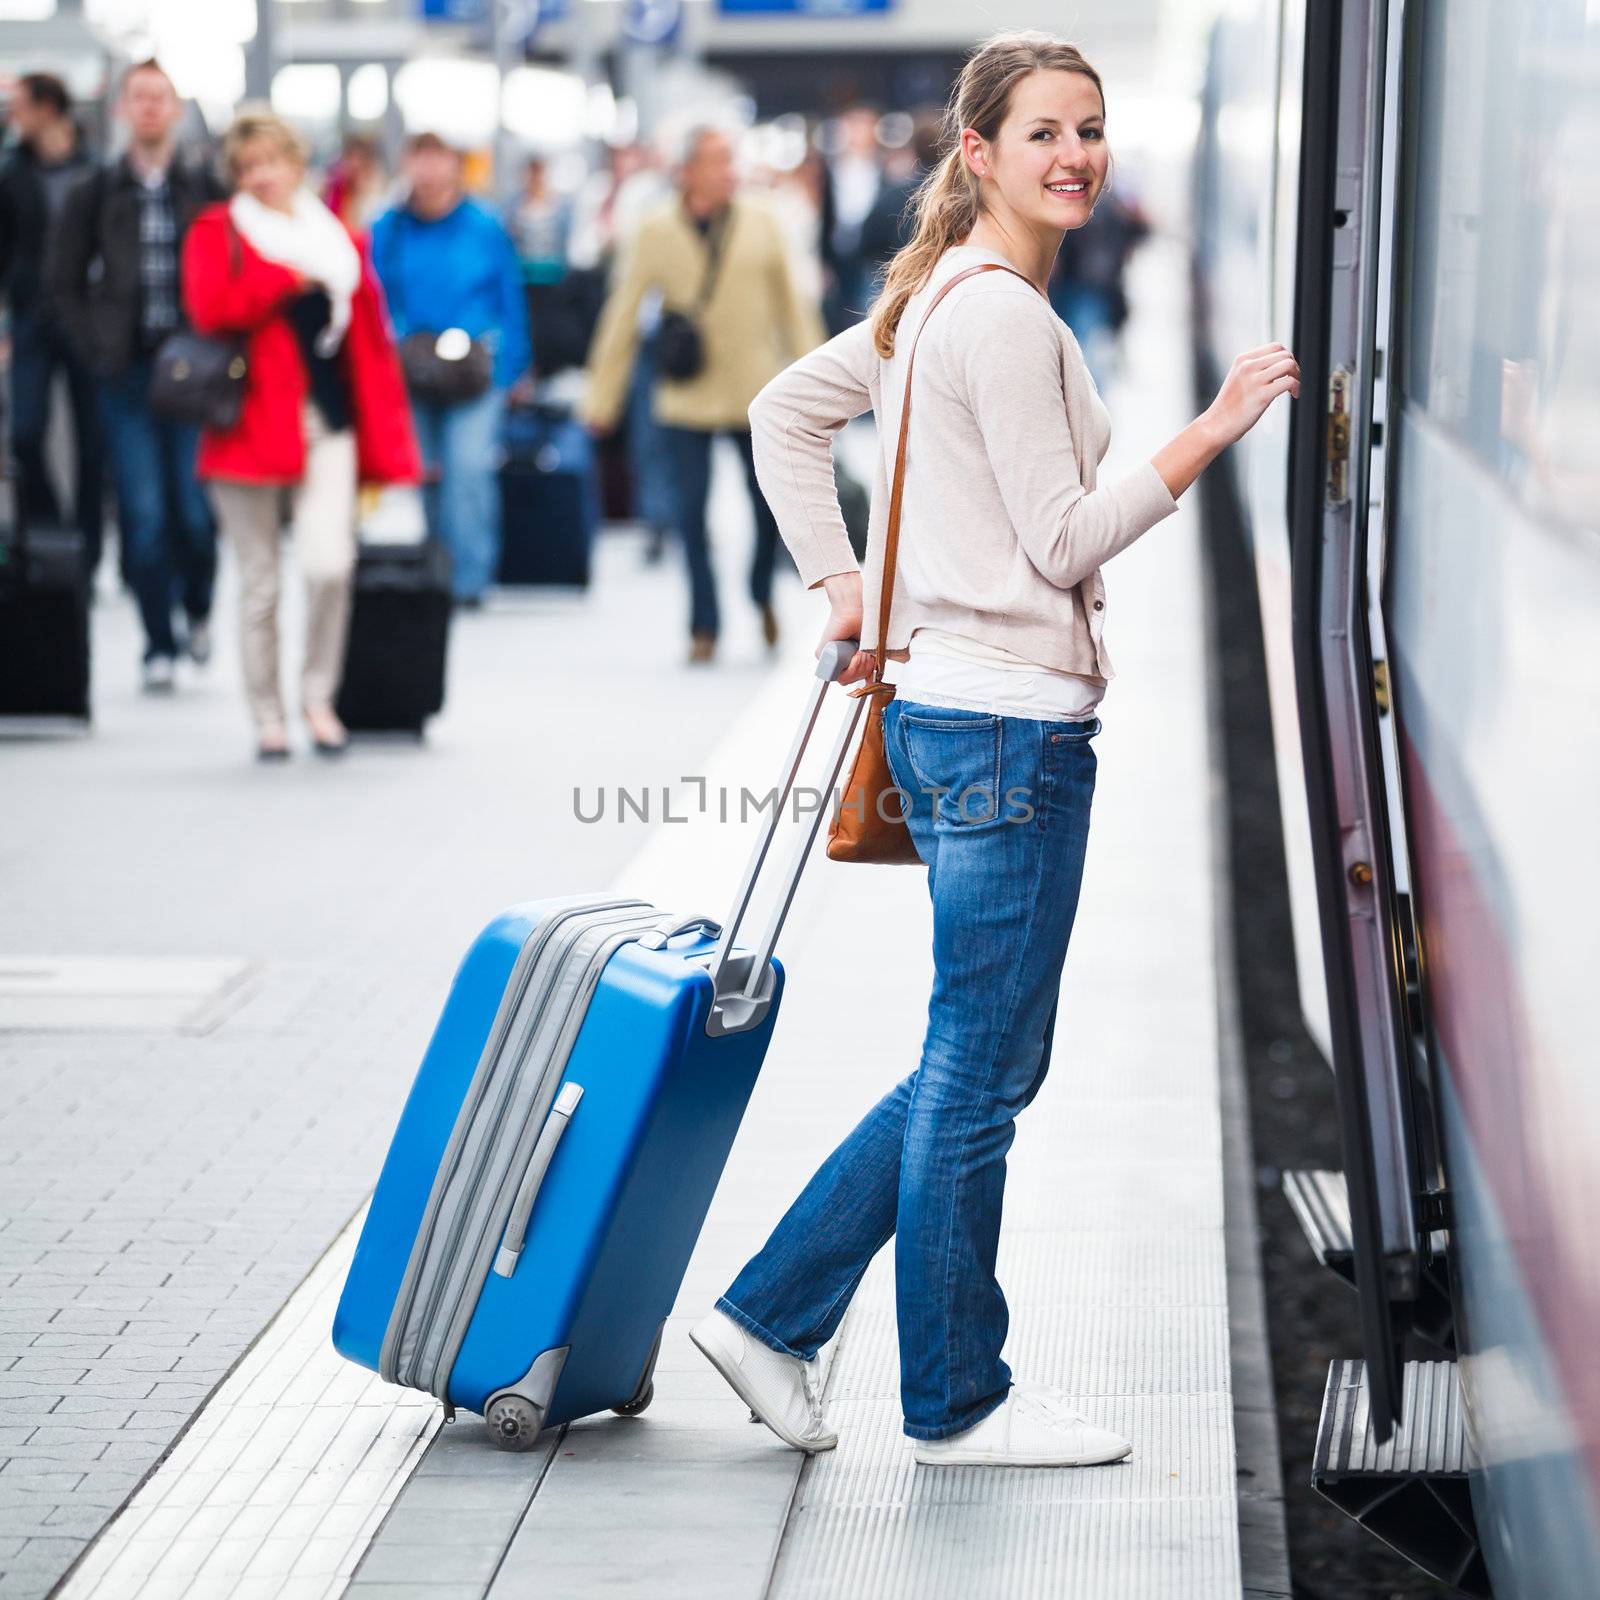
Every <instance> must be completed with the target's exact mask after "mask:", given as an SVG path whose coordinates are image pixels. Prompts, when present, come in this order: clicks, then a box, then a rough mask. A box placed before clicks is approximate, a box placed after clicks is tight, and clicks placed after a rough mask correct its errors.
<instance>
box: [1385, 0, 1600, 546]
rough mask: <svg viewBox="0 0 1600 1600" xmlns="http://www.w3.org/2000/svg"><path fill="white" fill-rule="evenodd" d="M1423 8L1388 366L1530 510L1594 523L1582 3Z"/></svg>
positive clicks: (1595, 218)
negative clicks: (1393, 358)
mask: <svg viewBox="0 0 1600 1600" xmlns="http://www.w3.org/2000/svg"><path fill="white" fill-rule="evenodd" d="M1422 11H1423V15H1422V18H1421V22H1420V33H1421V39H1420V44H1421V48H1420V49H1419V50H1417V51H1416V52H1415V53H1414V55H1413V58H1412V73H1413V76H1412V78H1411V81H1410V83H1409V85H1408V94H1407V114H1408V116H1409V117H1410V118H1411V119H1412V127H1411V136H1410V140H1409V144H1410V148H1411V150H1412V152H1413V159H1414V162H1415V167H1414V182H1413V183H1412V184H1411V186H1410V187H1411V195H1412V206H1411V209H1410V211H1409V214H1408V218H1407V229H1406V248H1405V252H1404V257H1405V260H1406V262H1407V264H1408V274H1409V281H1408V282H1407V284H1406V286H1405V287H1406V303H1407V304H1408V305H1410V306H1411V307H1413V308H1414V316H1413V319H1412V321H1411V324H1410V327H1409V329H1408V338H1407V341H1406V345H1405V348H1404V361H1403V363H1402V367H1401V370H1400V372H1399V373H1398V374H1397V376H1398V378H1399V381H1400V385H1401V388H1402V391H1403V394H1404V397H1405V399H1406V400H1407V401H1408V402H1409V403H1411V404H1413V405H1417V406H1420V407H1422V408H1423V409H1424V410H1425V411H1426V412H1427V414H1428V416H1429V418H1430V419H1431V420H1432V421H1433V422H1434V423H1435V424H1437V425H1438V426H1439V427H1440V428H1442V429H1443V430H1444V431H1446V432H1447V433H1449V434H1451V435H1453V436H1455V437H1456V438H1457V439H1458V440H1459V441H1460V442H1461V443H1462V444H1463V445H1464V446H1465V447H1466V448H1467V449H1468V450H1470V451H1471V452H1472V453H1473V454H1474V455H1475V456H1476V457H1478V458H1479V460H1480V461H1481V462H1482V463H1483V464H1484V466H1486V467H1487V468H1488V469H1489V470H1490V471H1492V472H1493V473H1495V474H1496V475H1497V476H1498V477H1500V478H1502V479H1503V480H1505V482H1506V484H1507V487H1508V489H1509V490H1510V492H1511V493H1512V494H1513V495H1514V496H1515V497H1516V498H1517V499H1519V500H1520V501H1521V502H1522V503H1523V504H1524V505H1525V506H1526V507H1527V509H1529V510H1530V511H1535V512H1537V513H1542V514H1544V515H1546V516H1554V517H1558V518H1561V519H1562V520H1567V521H1571V522H1575V523H1578V524H1581V525H1587V526H1593V525H1594V521H1595V513H1594V504H1595V496H1596V490H1597V488H1600V473H1597V470H1596V468H1595V465H1594V462H1595V454H1594V448H1593V441H1594V438H1595V436H1596V432H1597V429H1600V416H1597V415H1596V414H1595V407H1594V403H1593V396H1594V393H1595V390H1594V386H1593V383H1592V382H1591V381H1590V379H1589V376H1588V375H1589V374H1591V373H1592V372H1593V371H1594V369H1595V364H1596V362H1597V361H1600V272H1597V271H1596V260H1597V258H1600V257H1597V240H1600V188H1597V186H1596V182H1595V176H1594V174H1595V167H1594V151H1595V149H1596V148H1597V147H1600V98H1597V97H1596V96H1595V94H1594V91H1593V87H1592V82H1586V81H1585V79H1584V77H1583V75H1582V72H1581V70H1580V69H1581V68H1582V66H1583V64H1584V63H1585V61H1586V60H1587V61H1588V62H1590V63H1592V61H1593V59H1594V55H1593V52H1594V50H1595V48H1596V35H1600V23H1597V21H1596V20H1595V19H1596V8H1595V7H1593V6H1590V7H1588V8H1587V19H1588V20H1586V15H1585V8H1584V7H1583V6H1567V5H1537V6H1512V7H1506V6H1499V5H1493V4H1490V3H1489V0H1452V4H1450V5H1449V6H1443V5H1430V6H1426V7H1423V8H1422ZM1463 13H1468V14H1471V15H1463ZM1447 14H1448V16H1449V23H1450V25H1449V26H1448V27H1447V26H1446V15H1447ZM1586 46H1587V48H1586Z"/></svg>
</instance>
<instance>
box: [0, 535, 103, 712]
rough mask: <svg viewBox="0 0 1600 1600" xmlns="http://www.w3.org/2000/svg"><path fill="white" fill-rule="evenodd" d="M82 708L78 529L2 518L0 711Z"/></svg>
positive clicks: (83, 623) (83, 592) (85, 606)
mask: <svg viewBox="0 0 1600 1600" xmlns="http://www.w3.org/2000/svg"><path fill="white" fill-rule="evenodd" d="M88 715H89V574H88V561H87V552H86V550H85V547H84V537H83V535H82V534H81V533H80V532H78V530H77V529H75V528H74V529H68V528H30V529H28V530H26V531H22V530H19V529H16V528H12V527H7V526H4V525H0V716H28V717H41V716H42V717H82V718H84V719H87V718H88Z"/></svg>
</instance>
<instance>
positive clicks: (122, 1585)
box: [56, 1212, 441, 1600]
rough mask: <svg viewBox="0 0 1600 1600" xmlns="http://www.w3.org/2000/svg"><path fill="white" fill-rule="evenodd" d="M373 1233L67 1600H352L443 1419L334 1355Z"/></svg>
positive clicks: (170, 1462) (279, 1336)
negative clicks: (350, 1592)
mask: <svg viewBox="0 0 1600 1600" xmlns="http://www.w3.org/2000/svg"><path fill="white" fill-rule="evenodd" d="M363 1215H365V1213H364V1212H363ZM361 1221H362V1218H361V1217H357V1218H356V1219H355V1221H353V1222H352V1223H350V1225H349V1226H348V1227H347V1228H346V1229H345V1231H344V1232H343V1233H342V1234H341V1235H340V1237H339V1239H338V1240H337V1242H336V1243H335V1244H334V1245H333V1247H332V1248H331V1249H330V1250H329V1251H328V1253H327V1254H326V1255H325V1256H324V1257H323V1258H322V1260H321V1261H320V1262H319V1263H318V1264H317V1267H316V1270H315V1271H313V1272H312V1274H311V1276H310V1277H308V1278H307V1279H306V1281H305V1282H304V1283H303V1284H302V1285H301V1286H300V1288H299V1289H298V1290H297V1291H296V1292H295V1294H294V1296H293V1297H292V1298H291V1299H290V1301H289V1303H288V1304H287V1305H286V1306H285V1307H284V1308H283V1310H282V1312H280V1313H279V1315H278V1317H277V1318H276V1320H275V1321H274V1322H273V1323H272V1325H271V1326H270V1327H269V1328H268V1329H267V1331H266V1332H265V1333H264V1334H263V1335H262V1336H261V1338H260V1340H259V1341H258V1342H257V1343H256V1345H255V1346H254V1347H253V1348H252V1349H251V1351H250V1353H249V1354H248V1355H247V1356H246V1357H245V1358H244V1360H243V1361H242V1362H240V1364H239V1366H238V1367H237V1368H236V1369H235V1371H234V1372H233V1374H232V1376H230V1377H229V1378H228V1379H227V1380H226V1381H225V1382H224V1383H223V1385H222V1387H221V1388H220V1389H219V1390H218V1391H217V1393H216V1394H215V1395H213V1397H212V1398H211V1400H210V1401H209V1402H208V1403H207V1405H206V1407H205V1409H204V1410H203V1411H201V1412H200V1414H199V1415H198V1416H197V1417H196V1418H195V1420H194V1423H193V1424H192V1426H191V1427H190V1428H189V1430H188V1432H187V1433H185V1434H184V1436H183V1437H182V1438H181V1439H180V1440H179V1441H178V1443H177V1445H176V1447H175V1448H174V1449H173V1452H172V1454H171V1455H170V1456H168V1457H167V1459H166V1460H165V1461H164V1462H163V1463H162V1464H161V1465H160V1466H159V1467H158V1468H157V1469H156V1471H155V1472H154V1473H153V1474H152V1475H151V1476H150V1477H149V1478H148V1479H147V1480H146V1481H145V1483H144V1485H143V1487H141V1488H140V1489H139V1491H138V1492H137V1493H136V1494H135V1495H134V1497H133V1499H132V1500H131V1501H130V1502H129V1503H128V1505H127V1506H126V1507H125V1508H124V1509H123V1511H122V1512H121V1513H120V1514H119V1515H118V1516H117V1517H116V1518H115V1519H114V1520H113V1521H112V1522H111V1523H110V1525H109V1526H108V1527H107V1528H106V1530H105V1532H104V1533H103V1534H102V1535H101V1536H100V1538H99V1540H98V1541H97V1542H96V1543H95V1544H94V1545H93V1546H91V1547H90V1549H89V1552H88V1554H87V1555H86V1556H85V1557H84V1559H83V1560H82V1562H80V1563H79V1565H78V1566H77V1568H76V1569H74V1571H73V1573H72V1574H71V1576H70V1577H69V1578H68V1580H67V1581H66V1583H65V1584H64V1585H63V1586H62V1587H61V1588H60V1589H58V1590H57V1591H56V1594H57V1597H58V1600H107V1597H108V1596H115V1597H116V1600H182V1597H186V1596H199V1595H228V1596H229V1597H230V1600H239V1597H247V1596H259V1597H261V1600H266V1597H268V1596H271V1597H272V1600H331V1597H332V1596H335V1595H339V1594H341V1593H342V1592H343V1591H344V1588H345V1585H346V1584H347V1582H348V1581H349V1578H350V1574H351V1573H352V1572H353V1571H354V1570H355V1567H356V1563H357V1562H358V1561H359V1560H360V1559H361V1555H362V1552H363V1551H364V1550H365V1549H366V1547H367V1542H368V1540H369V1539H371V1537H372V1534H373V1532H374V1530H375V1529H376V1528H377V1526H378V1524H379V1523H380V1522H382V1521H383V1518H384V1514H385V1512H386V1511H387V1510H388V1508H389V1505H390V1503H391V1502H392V1501H393V1499H394V1497H395V1495H396V1494H397V1493H399V1491H400V1488H401V1486H402V1485H403V1484H404V1483H405V1481H406V1478H407V1477H408V1476H409V1475H410V1473H411V1470H412V1467H413V1466H414V1465H415V1464H416V1461H417V1459H418V1457H419V1456H420V1455H421V1453H422V1451H423V1450H424V1449H425V1448H426V1446H427V1443H428V1440H429V1438H430V1437H431V1436H432V1434H433V1432H434V1430H435V1429H436V1428H437V1427H438V1425H439V1419H440V1416H441V1412H440V1409H439V1407H438V1405H437V1404H436V1403H435V1402H434V1400H433V1398H432V1397H431V1396H429V1395H425V1394H417V1393H414V1392H413V1391H411V1390H407V1389H400V1388H396V1387H395V1386H394V1385H392V1384H387V1383H383V1382H380V1381H379V1380H378V1379H377V1378H375V1377H373V1376H371V1375H370V1374H369V1373H366V1372H363V1371H362V1370H361V1369H360V1368H359V1367H354V1366H351V1365H350V1364H349V1363H348V1362H346V1361H344V1360H342V1359H341V1358H340V1357H339V1356H338V1355H337V1354H336V1353H335V1352H334V1349H333V1346H332V1344H331V1343H330V1342H329V1339H328V1329H329V1327H330V1325H331V1324H332V1320H333V1311H334V1306H335V1305H336V1304H337V1301H338V1297H339V1290H340V1286H341V1285H342V1284H343V1282H344V1276H345V1272H346V1271H347V1269H348V1268H349V1265H350V1257H351V1255H352V1254H353V1253H354V1251H355V1243H356V1238H357V1236H358V1235H359V1233H360V1226H361Z"/></svg>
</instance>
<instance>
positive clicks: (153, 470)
mask: <svg viewBox="0 0 1600 1600" xmlns="http://www.w3.org/2000/svg"><path fill="white" fill-rule="evenodd" d="M118 111H119V112H120V114H121V116H122V117H123V119H124V120H125V121H126V122H127V124H128V127H129V132H130V133H131V135H132V138H131V139H130V141H129V145H128V149H127V151H126V153H125V154H124V155H123V156H122V157H121V158H120V159H119V160H117V161H114V162H112V163H110V164H109V165H107V166H104V167H101V168H100V169H99V170H98V171H96V172H95V173H94V175H93V176H92V177H89V178H87V179H85V180H84V181H83V182H82V183H81V184H80V185H79V186H78V187H77V188H76V189H74V190H73V191H72V193H71V194H70V195H68V197H67V202H66V205H65V207H64V208H63V210H62V214H61V222H60V226H59V227H58V229H57V231H56V236H55V239H54V243H53V247H52V249H51V252H50V257H49V261H48V264H47V267H46V275H47V279H48V283H49V290H50V295H51V299H52V302H53V304H54V305H55V307H56V310H57V313H58V315H59V316H60V319H61V321H62V323H63V324H64V326H65V327H66V328H67V329H68V330H69V332H70V333H71V335H72V338H73V339H74V341H75V342H76V345H77V349H78V352H79V354H80V356H81V357H82V359H83V360H84V361H85V363H86V364H87V365H88V367H89V369H90V370H91V371H92V372H93V373H94V374H95V375H96V377H98V378H99V379H100V381H101V393H100V405H101V417H102V420H103V422H104V425H105V433H106V443H107V446H108V448H109V451H110V456H111V472H112V477H113V479H114V480H115V483H116V488H117V509H118V517H119V526H120V528H121V533H122V541H123V570H124V572H125V573H126V574H127V577H128V582H129V585H130V586H131V587H132V589H133V592H134V595H135V597H136V598H137V600H138V602H139V613H140V617H141V619H142V621H143V623H144V631H145V650H144V683H145V687H146V688H147V689H152V690H164V689H170V688H171V687H172V686H173V678H174V662H175V659H176V657H177V654H178V640H177V636H176V633H175V631H174V628H173V619H172V611H173V602H174V598H175V596H176V595H177V593H178V591H179V590H180V589H181V599H182V603H183V609H184V612H185V613H186V615H187V618H188V631H187V634H186V638H185V644H186V648H187V650H188V653H189V655H190V657H191V658H192V659H193V660H194V661H195V662H197V663H203V662H204V661H206V660H207V659H209V657H210V654H211V630H210V616H211V590H212V584H213V581H214V579H215V577H216V567H217V541H216V528H215V524H214V523H213V521H212V517H211V507H210V505H209V504H208V502H207V500H206V497H205V492H204V491H203V490H202V489H201V487H200V484H199V481H198V480H197V479H196V477H195V454H196V452H197V450H198V449H199V444H200V435H199V430H198V429H197V428H194V427H191V426H190V425H189V424H187V423H180V422H174V421H171V420H169V419H167V418H164V417H159V416H157V415H156V414H155V413H154V412H153V411H152V410H151V409H150V403H149V398H148V396H149V389H150V371H151V362H152V358H153V357H154V355H155V352H156V349H157V347H158V346H159V345H160V344H161V342H162V340H163V339H165V338H166V337H167V336H168V335H169V334H171V333H174V332H176V331H177V330H178V329H179V328H180V327H181V326H182V323H183V313H182V309H181V303H180V300H179V293H178V261H179V256H180V253H181V251H182V249H183V236H184V234H185V233H187V232H188V229H189V224H190V223H191V222H192V221H193V220H194V218H195V216H196V214H197V213H198V212H199V211H200V210H201V209H202V208H204V207H205V206H207V205H209V204H210V203H211V202H212V201H214V200H220V199H221V198H222V195H223V189H222V185H221V183H220V182H218V180H217V179H216V177H215V176H214V175H212V174H211V173H209V172H207V171H204V170H199V169H190V168H187V167H185V166H184V164H183V163H182V162H180V161H179V160H178V159H177V157H176V142H175V135H176V132H177V127H178V120H179V118H180V117H181V116H182V114H183V108H182V105H181V104H180V102H179V100H178V96H177V93H176V91H175V90H174V89H173V87H172V80H171V79H170V78H169V77H168V76H167V74H166V73H165V71H163V69H162V68H161V67H160V66H159V65H158V64H157V63H156V62H154V61H144V62H140V63H138V64H137V65H135V66H132V67H130V68H129V69H128V71H127V73H126V74H125V75H124V77H123V80H122V94H121V98H120V100H119V103H118Z"/></svg>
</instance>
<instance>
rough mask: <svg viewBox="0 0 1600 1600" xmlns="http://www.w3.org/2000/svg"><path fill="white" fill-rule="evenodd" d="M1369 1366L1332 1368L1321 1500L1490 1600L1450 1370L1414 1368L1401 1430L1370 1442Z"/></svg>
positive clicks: (1320, 1448)
mask: <svg viewBox="0 0 1600 1600" xmlns="http://www.w3.org/2000/svg"><path fill="white" fill-rule="evenodd" d="M1366 1367H1367V1364H1366V1362H1364V1361H1335V1362H1332V1363H1330V1365H1329V1367H1328V1387H1327V1390H1326V1392H1325V1393H1324V1395H1323V1397H1322V1421H1321V1423H1320V1425H1319V1426H1318V1429H1317V1451H1316V1456H1315V1458H1314V1459H1313V1461H1312V1464H1311V1482H1312V1485H1313V1487H1314V1488H1315V1489H1316V1490H1317V1492H1318V1493H1319V1494H1321V1495H1323V1496H1324V1497H1326V1498H1327V1499H1329V1500H1331V1501H1332V1502H1333V1503H1334V1505H1336V1506H1338V1508H1339V1509H1340V1510H1341V1511H1343V1512H1344V1513H1345V1514H1346V1515H1347V1516H1351V1517H1354V1518H1355V1520H1356V1521H1357V1522H1359V1523H1360V1524H1361V1526H1362V1527H1363V1528H1365V1529H1367V1530H1368V1532H1370V1533H1374V1534H1376V1535H1377V1536H1378V1538H1380V1539H1382V1540H1383V1541H1384V1543H1385V1544H1388V1545H1392V1546H1393V1547H1394V1548H1395V1549H1396V1550H1398V1551H1399V1552H1400V1554H1401V1555H1403V1556H1405V1557H1406V1559H1407V1560H1408V1561H1413V1562H1415V1563H1416V1564H1417V1565H1418V1566H1419V1567H1421V1568H1422V1569H1423V1571H1424V1572H1427V1573H1430V1574H1431V1575H1432V1576H1434V1577H1436V1578H1438V1579H1440V1580H1441V1581H1442V1582H1444V1583H1448V1584H1453V1585H1454V1586H1455V1587H1456V1588H1457V1589H1458V1590H1460V1591H1461V1593H1462V1594H1465V1595H1470V1596H1474V1597H1478V1596H1481V1597H1483V1600H1489V1597H1490V1589H1489V1576H1488V1571H1487V1569H1486V1568H1485V1566H1484V1562H1483V1553H1482V1550H1481V1549H1480V1547H1479V1541H1478V1530H1477V1524H1476V1522H1475V1521H1474V1519H1473V1514H1472V1499H1471V1496H1470V1494H1469V1492H1468V1489H1467V1471H1468V1469H1469V1467H1470V1466H1472V1465H1473V1464H1474V1459H1475V1458H1474V1457H1473V1454H1472V1448H1471V1444H1470V1442H1469V1440H1468V1438H1467V1431H1466V1417H1465V1414H1464V1412H1463V1410H1462V1405H1461V1388H1460V1385H1459V1383H1458V1382H1457V1378H1456V1364H1455V1362H1453V1361H1408V1362H1407V1363H1406V1366H1405V1380H1404V1387H1403V1391H1402V1393H1403V1396H1404V1404H1405V1420H1404V1421H1403V1422H1401V1423H1400V1424H1399V1425H1398V1426H1397V1427H1396V1428H1395V1430H1394V1432H1393V1433H1392V1434H1391V1435H1390V1437H1389V1439H1388V1441H1387V1442H1386V1443H1384V1444H1379V1443H1378V1442H1377V1440H1376V1439H1375V1438H1374V1437H1373V1435H1372V1428H1371V1414H1370V1408H1369V1405H1368V1395H1367V1379H1366Z"/></svg>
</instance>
